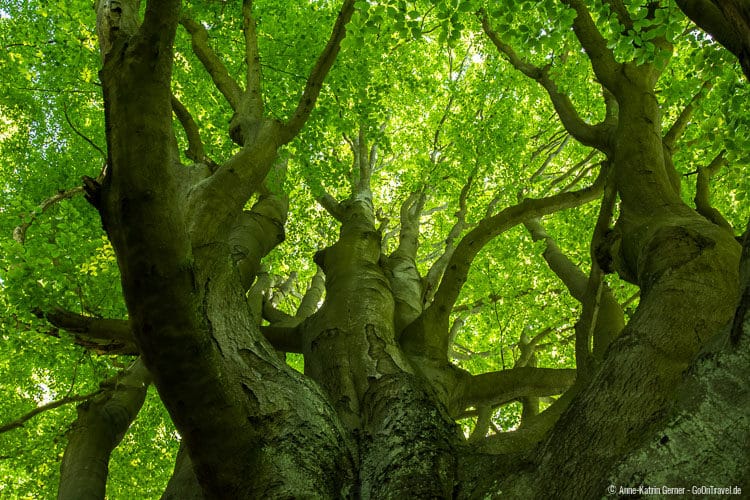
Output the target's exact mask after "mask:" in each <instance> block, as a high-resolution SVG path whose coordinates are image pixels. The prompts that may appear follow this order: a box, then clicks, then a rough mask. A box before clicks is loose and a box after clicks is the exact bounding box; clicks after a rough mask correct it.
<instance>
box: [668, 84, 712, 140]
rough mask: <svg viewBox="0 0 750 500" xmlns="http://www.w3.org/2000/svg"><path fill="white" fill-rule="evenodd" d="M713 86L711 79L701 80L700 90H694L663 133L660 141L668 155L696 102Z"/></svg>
mask: <svg viewBox="0 0 750 500" xmlns="http://www.w3.org/2000/svg"><path fill="white" fill-rule="evenodd" d="M713 86H714V84H713V82H711V81H705V82H703V85H701V88H700V90H699V91H698V92H696V94H695V95H694V96H693V97H692V98H691V99H690V102H689V103H687V105H686V106H685V107H684V108H682V111H681V112H680V115H679V116H678V117H677V119H676V120H675V121H674V123H673V124H672V126H671V127H670V128H669V130H668V131H667V133H666V134H664V138H663V139H662V142H663V144H664V147H665V148H667V150H668V151H669V153H670V155H671V154H672V153H674V146H675V143H676V142H677V140H678V139H679V138H680V137H681V136H682V134H683V132H685V129H686V128H687V126H688V124H689V123H690V118H691V117H692V116H693V111H695V106H696V104H697V102H698V101H699V100H701V99H702V98H703V97H705V95H706V94H708V92H709V91H710V90H711V88H713Z"/></svg>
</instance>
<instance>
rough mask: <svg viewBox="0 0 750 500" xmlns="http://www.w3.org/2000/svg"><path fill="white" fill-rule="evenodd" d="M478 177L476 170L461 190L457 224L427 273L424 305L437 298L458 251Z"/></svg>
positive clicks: (452, 228)
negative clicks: (442, 279)
mask: <svg viewBox="0 0 750 500" xmlns="http://www.w3.org/2000/svg"><path fill="white" fill-rule="evenodd" d="M475 175H476V169H475V170H474V171H472V173H471V174H469V178H468V179H466V183H465V184H464V185H463V187H462V188H461V194H460V195H459V197H458V211H457V212H456V214H455V217H456V223H455V224H453V227H451V230H450V231H449V232H448V236H447V237H446V238H445V250H444V251H443V253H442V254H441V255H440V257H438V259H437V260H436V261H435V262H434V263H433V264H432V266H431V267H430V270H429V271H427V276H425V278H424V287H423V288H424V297H423V298H422V303H423V304H429V303H430V302H432V299H433V298H434V297H435V292H437V288H438V284H439V282H440V278H442V277H443V273H445V268H446V267H448V262H449V261H450V259H451V257H453V252H454V251H455V250H456V240H458V238H459V236H461V233H463V232H464V230H465V229H466V228H467V226H468V224H467V223H466V214H467V208H466V200H467V199H468V197H469V192H470V191H471V186H472V184H473V183H474V176H475Z"/></svg>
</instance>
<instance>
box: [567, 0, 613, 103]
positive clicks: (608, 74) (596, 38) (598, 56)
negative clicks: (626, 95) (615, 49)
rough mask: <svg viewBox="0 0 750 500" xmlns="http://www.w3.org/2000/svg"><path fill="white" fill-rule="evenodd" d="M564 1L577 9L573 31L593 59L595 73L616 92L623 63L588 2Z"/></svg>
mask: <svg viewBox="0 0 750 500" xmlns="http://www.w3.org/2000/svg"><path fill="white" fill-rule="evenodd" d="M563 3H565V4H566V5H568V6H569V7H571V8H572V9H574V10H575V11H576V18H575V20H574V21H573V31H574V32H575V34H576V37H577V38H578V41H579V42H581V46H582V47H583V49H584V50H585V51H586V55H587V56H588V57H589V59H590V60H591V66H592V67H593V69H594V74H596V77H597V79H598V80H599V82H601V84H602V85H604V86H605V87H607V88H608V89H609V90H610V91H612V92H613V93H615V92H614V89H615V88H616V85H617V83H616V79H617V73H618V72H619V71H620V68H621V66H622V65H621V64H619V63H618V62H617V61H616V60H615V56H614V54H613V53H612V51H611V50H610V49H609V48H607V40H606V39H605V38H604V37H603V36H602V34H601V33H599V30H598V29H597V28H596V24H594V20H593V19H591V13H590V12H589V10H588V9H587V8H586V4H585V3H584V2H582V1H581V0H563Z"/></svg>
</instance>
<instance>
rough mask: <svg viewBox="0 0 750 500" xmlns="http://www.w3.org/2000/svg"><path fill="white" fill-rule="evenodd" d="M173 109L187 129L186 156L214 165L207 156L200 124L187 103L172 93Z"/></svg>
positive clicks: (197, 161)
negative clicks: (186, 105) (199, 127)
mask: <svg viewBox="0 0 750 500" xmlns="http://www.w3.org/2000/svg"><path fill="white" fill-rule="evenodd" d="M172 111H174V114H175V116H176V117H177V119H178V120H179V121H180V124H181V125H182V128H183V129H184V130H185V135H186V136H187V140H188V148H187V151H185V156H187V157H188V158H190V159H191V160H193V161H194V162H196V163H206V164H208V165H209V166H210V165H213V164H214V163H213V162H212V161H210V160H208V158H207V157H206V152H205V150H204V148H203V141H202V140H201V134H200V130H199V129H198V125H197V124H196V123H195V120H193V117H192V115H191V114H190V112H189V111H188V109H187V108H186V107H185V105H184V104H182V103H181V102H180V100H179V99H177V97H175V96H174V94H172Z"/></svg>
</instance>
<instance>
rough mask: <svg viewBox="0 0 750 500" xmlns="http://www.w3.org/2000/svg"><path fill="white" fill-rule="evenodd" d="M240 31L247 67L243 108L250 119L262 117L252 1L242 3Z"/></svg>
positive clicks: (261, 95)
mask: <svg viewBox="0 0 750 500" xmlns="http://www.w3.org/2000/svg"><path fill="white" fill-rule="evenodd" d="M242 31H243V32H244V34H245V65H246V66H247V73H246V77H245V78H246V81H247V88H246V91H245V95H244V96H243V99H242V100H243V104H244V105H243V108H246V109H247V112H249V115H250V117H251V119H253V120H256V121H257V120H260V119H261V118H262V117H263V92H262V89H261V71H260V68H261V66H260V54H259V52H258V35H257V33H256V25H255V18H254V17H253V0H243V2H242ZM245 102H246V104H245Z"/></svg>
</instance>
